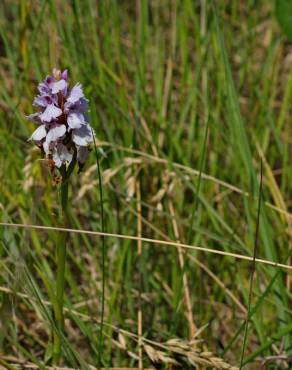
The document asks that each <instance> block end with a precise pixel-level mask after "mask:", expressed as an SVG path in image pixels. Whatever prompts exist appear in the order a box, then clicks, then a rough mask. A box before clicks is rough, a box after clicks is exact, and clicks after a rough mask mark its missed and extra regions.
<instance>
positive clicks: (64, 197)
mask: <svg viewBox="0 0 292 370" xmlns="http://www.w3.org/2000/svg"><path fill="white" fill-rule="evenodd" d="M61 173H62V177H63V181H62V184H61V212H62V214H61V217H62V223H63V226H64V227H68V226H69V225H68V224H69V222H68V221H69V220H68V188H69V183H68V171H67V172H66V168H63V169H61ZM66 250H67V236H66V234H64V233H62V234H61V235H60V239H59V243H58V245H57V286H56V297H57V300H56V304H55V306H54V315H55V321H56V328H55V329H54V335H53V339H54V342H53V364H54V365H59V362H60V359H61V352H62V333H63V330H64V313H63V306H64V287H65V269H66V254H67V253H66Z"/></svg>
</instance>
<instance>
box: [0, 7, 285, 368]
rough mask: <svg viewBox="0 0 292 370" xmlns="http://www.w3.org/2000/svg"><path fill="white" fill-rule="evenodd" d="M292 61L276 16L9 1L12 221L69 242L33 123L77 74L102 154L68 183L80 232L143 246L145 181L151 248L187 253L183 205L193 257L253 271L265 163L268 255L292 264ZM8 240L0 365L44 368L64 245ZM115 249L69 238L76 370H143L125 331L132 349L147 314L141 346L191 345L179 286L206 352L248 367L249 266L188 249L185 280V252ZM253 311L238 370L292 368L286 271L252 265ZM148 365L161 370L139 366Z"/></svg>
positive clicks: (0, 28) (35, 235) (0, 49)
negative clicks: (51, 82) (48, 95)
mask: <svg viewBox="0 0 292 370" xmlns="http://www.w3.org/2000/svg"><path fill="white" fill-rule="evenodd" d="M290 49H291V45H289V42H288V41H287V40H286V39H285V37H283V35H282V34H281V31H280V29H279V28H278V26H277V23H276V21H275V19H274V14H273V4H272V2H267V1H264V0H259V1H253V0H249V1H245V2H238V1H235V0H233V1H229V2H226V1H223V0H219V1H214V2H213V1H212V2H211V1H207V0H201V1H197V2H194V1H192V0H183V1H175V0H163V1H162V0H158V1H146V0H137V1H117V0H104V1H99V2H96V1H94V0H82V1H81V0H72V1H64V0H61V1H54V0H49V1H44V0H42V1H34V2H30V1H28V0H19V1H14V2H12V1H8V0H3V1H2V2H1V4H0V73H1V89H0V150H1V155H0V180H1V182H0V184H1V188H0V215H1V222H11V223H12V222H14V223H25V224H41V225H45V226H59V225H58V224H57V221H56V220H57V214H58V209H59V208H58V207H59V198H58V195H57V194H58V189H57V188H56V187H54V186H53V185H52V181H51V178H50V175H49V171H47V169H46V166H45V163H44V162H43V161H41V160H40V157H41V156H40V153H39V152H38V150H36V149H34V148H32V146H31V144H29V143H27V141H26V140H27V138H28V137H29V135H30V133H31V132H32V130H33V124H31V123H29V122H27V121H26V120H25V114H29V113H31V112H32V106H31V102H32V99H33V96H34V95H35V93H36V84H37V81H39V80H40V79H42V78H43V77H44V76H45V75H46V74H47V73H49V72H50V71H51V69H52V68H53V67H59V68H68V69H69V72H70V78H71V80H72V81H76V82H77V81H80V82H81V83H82V84H83V86H84V89H85V94H86V96H87V97H88V98H89V100H90V110H91V111H90V116H91V122H92V126H93V128H94V131H95V133H96V137H97V139H98V142H97V151H96V152H95V150H94V148H93V151H92V154H91V159H90V163H89V164H88V165H87V167H86V168H85V169H84V172H83V173H82V174H80V175H77V174H74V176H73V180H72V187H71V191H70V194H69V199H71V200H72V202H71V204H70V209H71V215H70V219H71V220H72V221H71V222H72V225H71V226H72V228H77V229H86V230H94V231H101V230H102V228H105V229H106V231H107V232H110V233H117V234H125V235H136V234H137V217H138V214H137V202H139V199H137V194H136V192H135V181H136V180H138V179H139V182H140V186H141V206H142V213H141V221H142V235H143V236H145V237H149V238H156V239H163V238H166V237H167V238H171V239H173V240H174V239H175V231H174V229H173V225H174V223H173V216H172V215H171V214H170V212H169V202H170V201H171V202H172V203H173V208H174V213H175V222H176V224H177V227H178V231H179V236H180V241H181V242H185V243H189V244H193V245H198V246H203V247H209V248H214V249H219V250H224V251H226V252H233V253H241V254H245V255H249V256H252V255H253V247H254V240H255V234H256V230H257V227H256V224H257V210H258V201H259V199H258V187H259V179H258V174H259V172H260V162H261V160H263V183H262V200H263V202H262V207H261V213H260V218H259V237H258V251H257V254H258V257H260V258H264V259H269V260H273V261H278V262H282V263H287V264H288V263H289V248H290V244H291V236H292V232H291V230H292V228H291V217H292V215H291V214H290V213H289V212H290V211H291V202H290V199H291V195H292V194H291V192H292V191H291V190H292V189H291V186H290V184H291V180H292V178H291V177H292V171H291V82H292V78H291V76H292V69H291V61H290V60H291V55H290V54H291V50H290ZM99 142H103V143H102V144H99ZM141 152H142V153H141ZM143 153H147V154H149V155H151V156H154V157H158V158H160V160H157V158H156V160H153V158H152V157H145V155H143ZM96 157H97V158H99V164H100V167H101V177H102V179H103V186H102V189H101V188H100V186H99V181H98V176H97V172H96V171H97V165H96ZM151 158H152V159H151ZM176 164H180V165H181V166H177V165H176ZM183 166H184V167H183ZM188 168H190V169H195V170H197V171H198V172H196V174H194V173H191V172H189V171H187V169H188ZM206 174H207V175H210V176H211V177H209V178H206ZM216 179H218V180H221V181H223V182H225V183H226V184H227V186H224V185H222V183H221V184H220V183H218V181H217V180H216ZM228 184H229V185H232V186H234V187H236V188H239V189H242V192H241V193H240V192H239V191H232V189H231V188H230V186H229V185H228ZM228 186H229V187H228ZM100 190H102V195H103V203H102V205H103V211H101V208H100V206H101V204H100ZM247 193H248V194H249V195H247ZM271 204H272V205H274V206H275V207H276V208H277V209H273V208H271V207H270V205H271ZM279 209H281V210H282V211H280V212H279ZM102 213H103V216H104V217H102ZM163 236H164V237H163ZM0 240H1V244H0V245H1V247H0V254H1V270H0V280H1V281H0V304H1V308H0V312H1V313H0V320H1V333H0V360H1V361H4V362H5V361H6V362H7V361H8V360H7V358H6V357H5V356H7V355H10V356H14V357H15V358H25V359H27V360H28V361H31V362H33V363H35V364H37V365H38V366H39V367H44V366H45V364H46V361H48V362H49V359H50V357H51V350H52V349H51V348H49V347H48V345H47V343H48V341H49V336H50V335H51V329H52V325H53V326H54V325H55V324H54V322H53V316H52V311H51V306H50V305H48V304H46V301H47V300H48V299H49V289H48V286H49V285H50V284H45V282H46V281H48V282H51V281H52V279H54V278H53V277H54V276H55V246H56V244H57V241H58V233H57V232H56V231H39V230H32V229H27V230H26V229H15V228H10V227H2V226H1V227H0ZM105 242H106V248H104V247H103V246H102V240H101V239H100V238H94V237H93V236H89V235H85V234H84V235H79V234H78V235H77V234H72V233H70V235H69V245H68V263H67V270H66V276H65V278H66V291H65V297H64V307H65V311H66V325H65V326H66V330H65V333H63V334H60V335H62V336H63V360H62V361H63V363H64V365H66V366H71V367H77V366H80V367H82V368H88V366H89V365H93V366H99V364H100V362H102V363H103V364H104V365H105V364H106V365H108V366H120V367H122V366H127V367H134V366H137V361H136V360H135V359H134V358H133V357H131V355H129V352H130V354H131V353H138V346H137V343H136V342H135V341H131V340H130V339H128V342H127V349H126V350H122V349H121V348H118V346H117V345H116V342H117V341H118V340H119V338H118V334H117V331H116V329H115V328H117V327H118V328H121V329H124V330H127V331H129V332H131V333H137V311H138V306H139V304H138V301H139V300H140V301H141V307H142V311H143V336H145V337H146V338H148V339H152V340H155V341H157V342H163V341H165V340H167V339H170V338H175V337H182V338H188V335H189V327H188V320H187V319H186V305H185V302H184V283H183V274H185V275H186V276H187V279H188V284H189V288H190V300H191V306H192V314H193V319H194V322H195V324H196V326H197V327H201V326H203V325H204V324H206V323H209V329H208V330H205V331H203V333H202V334H201V337H202V338H203V339H205V340H206V346H207V348H208V349H210V350H212V351H213V352H214V353H216V354H217V355H220V356H224V359H225V360H226V361H228V362H230V363H232V364H234V365H237V366H239V363H240V355H241V352H242V346H243V341H244V327H245V320H246V315H245V314H244V313H243V311H242V310H241V309H240V307H239V306H238V305H237V304H236V303H235V301H234V300H232V299H231V298H230V295H228V294H227V293H226V292H227V290H229V291H231V292H232V293H233V295H234V296H235V297H236V298H237V299H238V300H239V301H240V302H241V304H243V305H244V306H245V307H246V308H247V307H248V302H249V295H250V284H249V280H250V275H251V265H250V264H249V263H247V262H244V261H239V260H234V259H232V258H230V257H222V256H216V255H213V254H207V253H204V254H202V253H198V252H195V251H190V250H189V251H188V252H187V254H185V264H184V267H183V269H182V268H181V267H180V264H179V259H178V258H179V257H178V253H177V251H176V250H175V249H171V248H167V247H163V246H157V247H155V248H154V247H153V246H152V245H150V244H148V243H146V242H144V243H143V246H142V250H143V253H142V256H138V255H137V245H136V242H133V241H131V240H122V239H116V238H114V237H107V238H106V240H105ZM103 252H105V254H103ZM103 257H104V262H102V261H103ZM194 257H195V258H197V259H198V260H199V262H200V263H201V264H203V265H204V266H205V267H207V268H208V269H209V270H211V271H212V272H213V273H214V274H215V275H216V277H217V278H218V279H219V280H220V281H221V282H222V283H223V285H222V284H221V285H219V284H218V282H216V281H215V280H214V279H213V278H212V277H211V275H210V274H207V273H206V270H204V269H201V268H200V267H199V265H198V264H195V263H194V260H193V258H194ZM104 278H105V280H104ZM103 282H104V284H105V285H104V287H103ZM46 285H47V286H46ZM223 287H224V288H223ZM7 289H8V290H7ZM103 289H104V325H103V340H104V344H103V346H102V359H100V358H99V349H100V348H101V347H100V343H101V340H100V337H101V336H100V333H101V331H100V322H101V316H100V314H101V307H102V302H101V296H102V294H101V293H102V291H103ZM252 294H253V299H252V300H251V302H252V303H251V306H250V307H249V320H250V321H249V326H248V335H247V336H246V338H247V341H246V348H245V351H244V353H245V356H244V358H243V364H244V365H246V368H248V369H253V368H254V369H258V368H259V363H258V362H257V360H258V359H259V358H263V357H265V356H269V355H275V354H278V353H281V354H289V353H290V354H291V351H292V349H291V308H290V307H291V306H290V305H291V290H290V291H289V290H288V289H287V271H284V270H282V269H277V268H275V267H272V266H267V265H262V264H257V266H256V273H255V276H254V284H253V289H252ZM139 297H140V298H139ZM8 317H9V318H10V319H9V320H8V319H7V318H8ZM111 324H113V325H114V327H115V328H113V327H112V326H111ZM2 358H3V360H2ZM143 362H144V365H145V367H146V366H150V364H151V362H150V360H149V358H148V357H147V356H146V354H145V353H144V355H143ZM271 366H272V365H271ZM166 368H167V367H166ZM271 368H273V367H271ZM274 368H276V367H274Z"/></svg>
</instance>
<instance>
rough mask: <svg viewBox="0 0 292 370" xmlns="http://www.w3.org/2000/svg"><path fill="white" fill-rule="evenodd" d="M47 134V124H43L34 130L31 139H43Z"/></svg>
mask: <svg viewBox="0 0 292 370" xmlns="http://www.w3.org/2000/svg"><path fill="white" fill-rule="evenodd" d="M46 135H47V131H46V125H41V126H39V127H38V128H37V129H36V130H35V131H34V132H33V134H32V135H31V137H30V138H29V140H34V141H41V140H42V139H43V138H44V137H46Z"/></svg>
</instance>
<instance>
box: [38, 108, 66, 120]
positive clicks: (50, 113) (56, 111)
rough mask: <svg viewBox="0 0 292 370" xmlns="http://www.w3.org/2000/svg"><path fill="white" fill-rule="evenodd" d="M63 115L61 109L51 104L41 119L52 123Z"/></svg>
mask: <svg viewBox="0 0 292 370" xmlns="http://www.w3.org/2000/svg"><path fill="white" fill-rule="evenodd" d="M61 114H62V110H61V109H60V108H58V107H56V106H55V105H54V104H50V105H48V106H47V108H46V109H45V110H44V112H43V113H42V114H41V115H40V116H39V117H40V119H41V121H43V122H51V121H52V120H53V119H55V118H57V117H59V116H60V115H61Z"/></svg>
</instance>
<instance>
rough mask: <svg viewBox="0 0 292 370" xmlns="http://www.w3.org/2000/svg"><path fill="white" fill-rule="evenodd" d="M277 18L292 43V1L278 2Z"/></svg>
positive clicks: (282, 0) (280, 0) (277, 0)
mask: <svg viewBox="0 0 292 370" xmlns="http://www.w3.org/2000/svg"><path fill="white" fill-rule="evenodd" d="M276 17H277V19H278V22H279V24H280V26H281V28H282V30H283V31H284V33H285V34H286V35H287V37H288V39H289V40H290V41H292V1H291V0H276Z"/></svg>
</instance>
